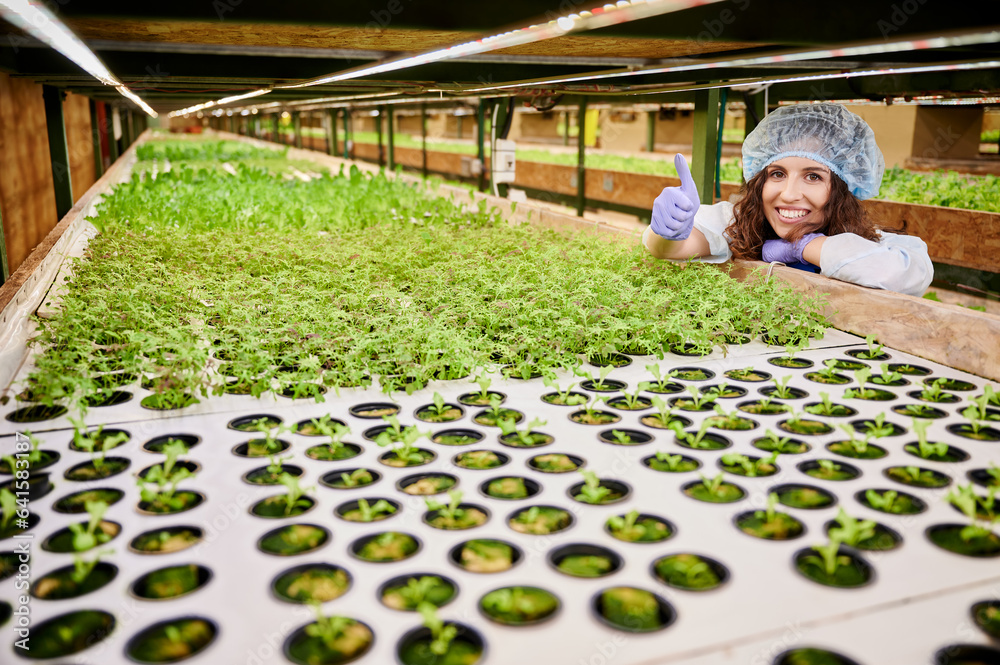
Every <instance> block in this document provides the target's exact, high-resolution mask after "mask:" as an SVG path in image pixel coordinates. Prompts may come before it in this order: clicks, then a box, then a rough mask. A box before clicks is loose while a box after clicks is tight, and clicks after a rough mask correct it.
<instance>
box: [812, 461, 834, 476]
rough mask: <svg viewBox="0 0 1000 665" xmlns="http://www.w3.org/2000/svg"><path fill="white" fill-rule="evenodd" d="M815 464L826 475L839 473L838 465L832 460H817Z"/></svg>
mask: <svg viewBox="0 0 1000 665" xmlns="http://www.w3.org/2000/svg"><path fill="white" fill-rule="evenodd" d="M816 464H817V465H818V466H819V468H820V469H821V470H822V471H824V472H825V473H826V474H827V475H833V474H835V473H837V472H838V471H840V465H839V464H837V463H836V462H834V461H833V460H828V459H821V460H817V462H816Z"/></svg>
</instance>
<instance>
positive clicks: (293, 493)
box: [278, 472, 315, 516]
mask: <svg viewBox="0 0 1000 665" xmlns="http://www.w3.org/2000/svg"><path fill="white" fill-rule="evenodd" d="M278 482H279V483H281V484H282V485H284V486H285V490H286V491H285V497H284V499H285V515H286V516H287V515H291V514H292V512H293V511H294V510H296V509H297V508H308V507H309V506H311V505H312V500H311V499H309V498H308V497H306V496H305V493H306V492H307V491H308V490H309V489H315V488H305V487H302V486H301V485H300V484H299V479H298V476H293V475H292V474H290V473H287V472H285V473H282V474H281V475H280V476H278Z"/></svg>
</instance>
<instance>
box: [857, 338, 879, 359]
mask: <svg viewBox="0 0 1000 665" xmlns="http://www.w3.org/2000/svg"><path fill="white" fill-rule="evenodd" d="M865 344H867V345H868V350H867V351H861V352H860V353H858V354H857V356H858V357H859V358H864V359H865V360H876V359H878V357H879V356H881V355H882V348H883V345H882V344H879V343H878V342H877V341H876V340H875V335H866V336H865Z"/></svg>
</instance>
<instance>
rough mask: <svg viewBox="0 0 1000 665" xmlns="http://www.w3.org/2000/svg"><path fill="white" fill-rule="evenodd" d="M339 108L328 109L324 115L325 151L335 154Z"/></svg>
mask: <svg viewBox="0 0 1000 665" xmlns="http://www.w3.org/2000/svg"><path fill="white" fill-rule="evenodd" d="M338 113H340V110H339V109H328V110H327V111H326V113H325V115H326V152H327V154H330V155H333V156H336V155H337V114H338Z"/></svg>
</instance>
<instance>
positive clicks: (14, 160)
mask: <svg viewBox="0 0 1000 665" xmlns="http://www.w3.org/2000/svg"><path fill="white" fill-rule="evenodd" d="M50 164H51V160H50V157H49V138H48V135H47V134H46V130H45V105H44V103H43V102H42V86H40V85H38V84H37V83H34V82H33V81H30V80H28V79H23V78H11V77H9V76H7V75H6V74H2V73H0V214H2V215H3V234H4V239H5V240H6V243H7V261H8V264H9V266H10V271H11V273H13V272H14V271H15V270H17V268H18V266H20V265H21V264H22V263H23V262H24V260H25V259H26V258H27V257H28V255H29V254H30V253H31V250H32V249H34V248H35V246H36V245H38V243H40V242H41V241H42V239H43V238H44V237H45V235H46V234H47V233H48V232H49V231H51V230H52V228H53V227H54V226H55V225H56V222H57V221H58V220H57V219H56V195H55V190H54V189H53V184H52V168H51V166H50Z"/></svg>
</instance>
